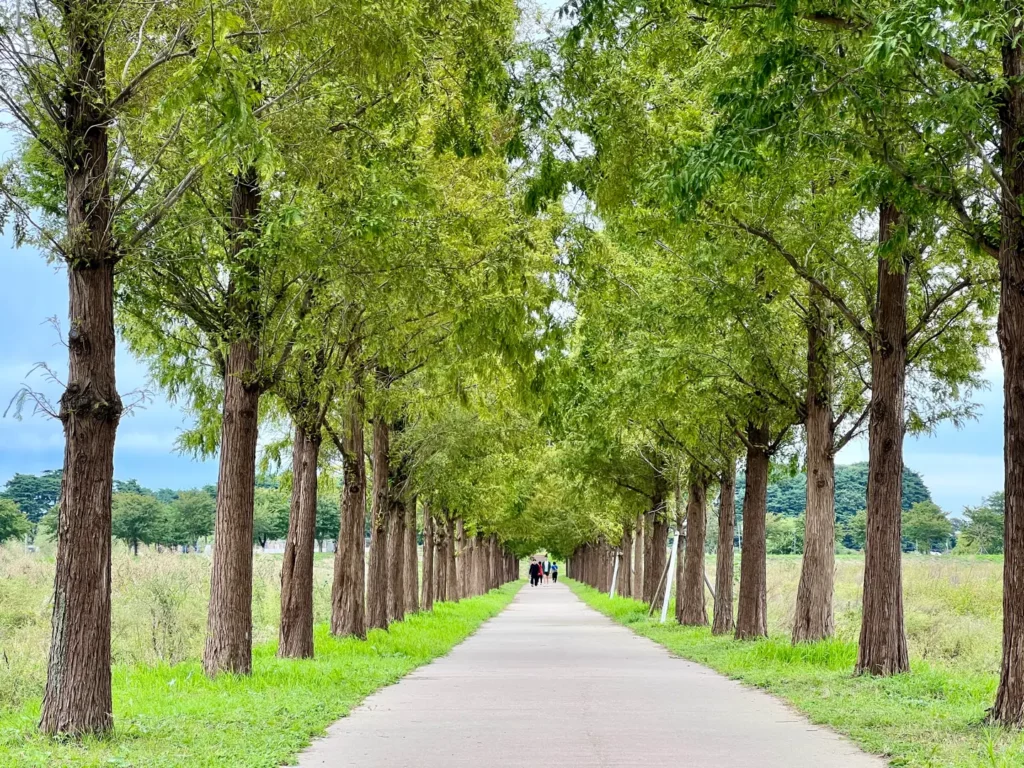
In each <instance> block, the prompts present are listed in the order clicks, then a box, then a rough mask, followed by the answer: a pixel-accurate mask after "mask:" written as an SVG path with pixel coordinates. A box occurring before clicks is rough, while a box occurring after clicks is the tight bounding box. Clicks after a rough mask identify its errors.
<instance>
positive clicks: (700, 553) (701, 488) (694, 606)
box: [676, 466, 708, 627]
mask: <svg viewBox="0 0 1024 768" xmlns="http://www.w3.org/2000/svg"><path fill="white" fill-rule="evenodd" d="M707 496H708V477H707V474H706V473H705V472H704V470H703V469H702V468H700V467H696V466H694V467H691V469H690V477H689V494H688V499H687V503H686V538H685V541H686V550H685V553H684V557H683V561H682V565H681V567H680V575H681V576H680V579H679V589H678V591H677V594H676V620H677V621H678V622H679V623H680V624H683V625H686V626H700V627H703V626H707V623H708V613H707V608H706V606H705V602H704V543H705V540H706V538H707ZM680 538H682V537H681V536H680Z"/></svg>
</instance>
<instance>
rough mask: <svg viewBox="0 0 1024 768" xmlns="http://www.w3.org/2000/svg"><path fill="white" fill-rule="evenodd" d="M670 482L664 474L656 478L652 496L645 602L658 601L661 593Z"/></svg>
mask: <svg viewBox="0 0 1024 768" xmlns="http://www.w3.org/2000/svg"><path fill="white" fill-rule="evenodd" d="M667 503H668V481H667V480H666V479H665V476H664V474H663V473H661V472H659V473H657V474H656V475H655V477H654V494H653V495H652V496H651V514H650V517H651V535H650V537H649V538H648V539H647V549H648V555H647V562H646V563H645V564H644V580H645V581H646V585H645V589H644V602H647V603H651V602H654V601H655V600H657V598H658V594H657V593H658V592H660V591H661V590H660V586H659V581H664V580H665V579H663V578H662V576H663V575H664V570H665V558H666V553H667V548H668V507H667V506H666V505H667Z"/></svg>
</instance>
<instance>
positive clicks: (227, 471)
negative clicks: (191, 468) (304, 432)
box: [203, 167, 264, 675]
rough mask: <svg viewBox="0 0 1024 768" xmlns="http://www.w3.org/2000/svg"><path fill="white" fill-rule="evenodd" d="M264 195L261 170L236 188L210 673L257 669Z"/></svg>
mask: <svg viewBox="0 0 1024 768" xmlns="http://www.w3.org/2000/svg"><path fill="white" fill-rule="evenodd" d="M260 206H261V190H260V181H259V176H258V174H257V171H256V169H255V168H252V167H249V168H246V169H245V170H243V171H242V172H241V173H239V174H238V175H236V176H235V179H234V183H233V186H232V191H231V216H230V219H229V227H230V232H231V253H232V259H231V265H232V270H231V272H230V278H229V283H228V295H227V298H228V313H229V315H230V316H231V317H233V318H244V321H243V322H241V323H238V324H237V325H236V327H235V330H234V333H233V334H232V335H231V336H230V337H229V338H228V339H226V340H227V342H228V345H229V346H228V350H227V354H226V357H225V364H224V403H223V406H222V417H221V418H222V421H221V437H220V464H219V470H218V474H217V510H216V518H215V523H214V531H213V542H214V544H213V567H212V572H211V576H210V604H209V608H208V613H207V622H206V646H205V648H204V650H203V669H204V671H205V672H206V674H207V675H216V674H217V673H219V672H233V673H235V674H249V672H250V671H251V670H252V529H253V501H254V489H255V486H256V440H257V437H258V432H259V400H260V394H261V391H262V389H263V384H264V382H263V381H261V378H260V372H259V363H258V360H259V327H260V322H259V319H258V318H259V316H260V312H259V308H258V306H257V304H256V299H255V297H254V295H253V291H252V286H253V285H256V284H258V282H259V276H258V272H259V265H258V262H257V259H256V258H255V257H254V256H253V255H251V252H252V250H253V247H254V245H255V241H256V240H257V239H258V237H259V216H260Z"/></svg>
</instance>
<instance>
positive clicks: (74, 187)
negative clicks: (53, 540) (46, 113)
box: [40, 2, 122, 735]
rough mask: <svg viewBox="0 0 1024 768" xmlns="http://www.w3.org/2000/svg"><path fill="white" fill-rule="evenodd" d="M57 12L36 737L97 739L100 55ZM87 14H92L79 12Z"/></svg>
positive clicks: (106, 325)
mask: <svg viewBox="0 0 1024 768" xmlns="http://www.w3.org/2000/svg"><path fill="white" fill-rule="evenodd" d="M74 5H75V6H84V7H79V8H76V7H74V6H68V8H67V10H66V11H65V14H64V17H63V20H62V21H63V26H64V29H65V30H66V32H67V44H68V49H69V54H68V56H67V58H66V62H67V72H66V75H67V77H68V82H69V85H71V86H73V87H69V88H66V89H65V90H64V94H63V95H64V113H65V123H64V126H63V127H64V129H65V131H66V139H67V142H66V146H67V152H68V153H69V156H68V157H67V158H66V161H65V169H64V183H65V192H66V195H67V243H66V247H67V249H68V253H67V269H68V298H69V302H68V316H69V319H70V327H69V331H68V339H67V345H68V384H67V388H66V389H65V391H64V394H63V396H62V397H61V401H60V420H61V423H62V424H63V426H64V475H63V482H62V486H61V500H60V521H59V527H60V530H59V535H58V544H57V567H56V575H55V578H54V599H53V624H52V635H51V638H52V639H51V643H50V657H49V665H48V669H47V678H46V693H45V696H44V699H43V710H42V719H41V722H40V728H41V729H42V730H43V731H44V732H45V733H50V734H71V735H78V734H85V733H97V734H98V733H104V732H106V731H108V730H110V728H111V727H112V726H113V715H112V713H111V712H112V709H113V707H112V705H111V692H110V535H111V511H110V504H111V494H112V487H113V481H114V463H113V462H114V439H115V435H116V433H117V425H118V422H119V421H120V419H121V412H122V405H121V398H120V397H119V396H118V393H117V383H116V379H115V369H114V352H115V347H116V343H115V337H114V264H115V262H116V260H117V252H116V246H115V244H114V243H113V242H112V240H111V233H112V229H113V228H112V227H111V206H110V188H109V175H110V169H109V154H108V153H109V147H108V144H107V124H108V122H109V115H108V114H107V113H106V110H105V108H104V105H103V98H104V94H105V93H106V51H105V48H104V43H103V40H104V34H105V30H104V27H103V20H102V14H101V13H100V12H99V8H98V6H99V5H100V3H96V2H89V3H76V4H74ZM90 6H93V7H91V8H90Z"/></svg>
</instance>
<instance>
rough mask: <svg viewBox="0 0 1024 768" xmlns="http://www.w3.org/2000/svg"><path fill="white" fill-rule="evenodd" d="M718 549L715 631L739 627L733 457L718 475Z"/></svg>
mask: <svg viewBox="0 0 1024 768" xmlns="http://www.w3.org/2000/svg"><path fill="white" fill-rule="evenodd" d="M718 489H719V490H718V549H717V554H716V556H715V608H714V614H715V615H714V619H713V621H712V625H711V632H712V634H715V635H726V634H730V633H732V632H733V631H734V630H735V629H736V625H735V622H734V620H733V611H732V592H733V577H734V573H733V568H734V566H733V558H734V554H735V553H734V549H733V547H734V540H735V538H736V462H735V461H733V460H731V459H730V460H729V461H728V462H727V463H726V465H725V471H723V472H722V473H721V474H720V475H719V478H718Z"/></svg>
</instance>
